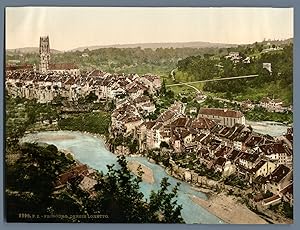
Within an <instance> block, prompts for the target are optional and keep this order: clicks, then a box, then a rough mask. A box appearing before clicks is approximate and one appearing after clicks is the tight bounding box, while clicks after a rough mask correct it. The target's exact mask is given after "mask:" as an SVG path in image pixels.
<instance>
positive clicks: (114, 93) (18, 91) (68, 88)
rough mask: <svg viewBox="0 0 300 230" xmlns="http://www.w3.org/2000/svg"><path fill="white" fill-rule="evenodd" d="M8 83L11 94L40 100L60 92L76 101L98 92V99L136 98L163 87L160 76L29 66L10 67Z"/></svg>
mask: <svg viewBox="0 0 300 230" xmlns="http://www.w3.org/2000/svg"><path fill="white" fill-rule="evenodd" d="M5 86H6V89H7V93H8V94H9V95H10V96H12V97H18V96H19V97H24V98H27V99H37V101H38V102H40V103H47V102H51V101H52V100H53V99H54V98H56V97H58V96H60V97H63V98H66V99H67V100H69V101H77V100H78V99H79V98H80V97H85V96H87V95H89V94H90V93H94V94H95V95H96V96H97V98H98V99H97V101H101V100H107V99H115V98H117V97H119V96H122V95H130V96H132V98H136V97H139V96H141V95H143V93H144V92H145V91H147V92H148V93H153V92H155V91H156V90H157V89H159V88H160V87H161V82H160V79H159V77H158V76H152V75H144V76H141V77H140V76H138V75H137V74H129V75H125V74H110V73H106V72H102V71H99V70H93V71H91V72H89V73H88V74H86V75H80V76H75V75H72V74H69V73H65V72H61V73H59V72H55V73H53V72H51V73H50V72H49V73H47V74H43V73H40V72H37V71H32V70H28V69H26V70H24V69H22V70H11V69H7V70H6V81H5Z"/></svg>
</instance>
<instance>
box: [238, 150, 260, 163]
mask: <svg viewBox="0 0 300 230" xmlns="http://www.w3.org/2000/svg"><path fill="white" fill-rule="evenodd" d="M258 158H259V155H258V154H251V153H246V152H243V154H242V155H241V156H240V159H241V160H245V161H249V162H252V163H254V162H255V161H256V160H257V159H258Z"/></svg>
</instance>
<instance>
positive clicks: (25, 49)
mask: <svg viewBox="0 0 300 230" xmlns="http://www.w3.org/2000/svg"><path fill="white" fill-rule="evenodd" d="M50 51H51V53H62V51H59V50H56V49H50ZM6 52H7V54H14V53H21V54H27V53H38V52H39V47H23V48H16V49H6Z"/></svg>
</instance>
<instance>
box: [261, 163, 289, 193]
mask: <svg viewBox="0 0 300 230" xmlns="http://www.w3.org/2000/svg"><path fill="white" fill-rule="evenodd" d="M291 182H292V171H291V169H290V168H288V167H286V166H285V165H279V166H277V167H276V169H275V170H274V171H273V172H272V173H271V174H270V175H269V176H267V177H266V182H265V184H264V189H265V192H266V191H270V192H272V193H273V194H279V193H280V191H281V190H282V189H284V188H285V187H286V186H287V185H289V184H290V183H291Z"/></svg>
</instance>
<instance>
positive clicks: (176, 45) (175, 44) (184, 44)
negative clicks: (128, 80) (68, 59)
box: [6, 38, 293, 54]
mask: <svg viewBox="0 0 300 230" xmlns="http://www.w3.org/2000/svg"><path fill="white" fill-rule="evenodd" d="M268 42H270V43H272V44H275V45H281V44H287V43H293V38H289V39H285V40H278V41H274V40H273V41H262V42H258V43H263V44H265V43H268ZM238 45H239V44H226V43H213V42H201V41H198V42H161V43H134V44H115V45H94V46H82V47H77V48H75V49H71V50H67V51H65V52H70V51H71V52H74V51H81V52H82V51H84V50H85V49H89V50H96V49H101V48H137V47H140V48H142V49H146V48H150V49H157V48H172V47H173V48H175V49H176V48H229V47H237V46H238ZM240 45H242V44H240ZM244 45H246V44H244ZM6 51H7V52H9V53H24V54H25V53H38V52H39V48H38V47H24V48H16V49H7V50H6ZM51 52H52V53H62V52H63V51H60V50H56V49H51Z"/></svg>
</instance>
